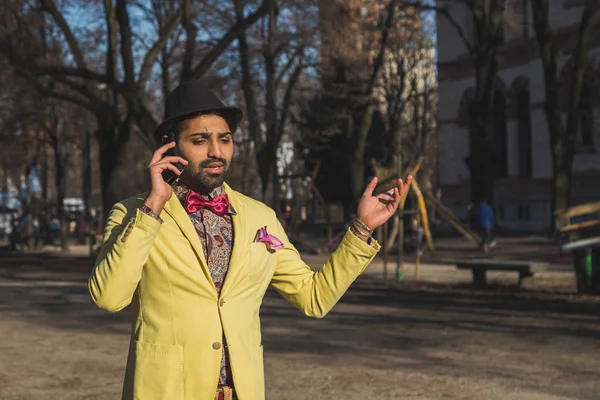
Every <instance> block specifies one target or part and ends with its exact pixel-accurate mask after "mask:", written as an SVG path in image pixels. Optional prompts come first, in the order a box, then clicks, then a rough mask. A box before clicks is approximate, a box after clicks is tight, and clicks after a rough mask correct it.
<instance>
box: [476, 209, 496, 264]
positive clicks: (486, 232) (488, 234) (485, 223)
mask: <svg viewBox="0 0 600 400" xmlns="http://www.w3.org/2000/svg"><path fill="white" fill-rule="evenodd" d="M477 218H478V221H479V229H480V231H481V246H482V248H483V251H484V252H485V253H486V254H487V253H489V251H490V247H491V246H492V231H493V229H494V209H493V208H492V206H491V205H490V204H489V203H488V202H487V199H486V198H485V197H484V198H482V199H481V203H480V204H479V207H478V209H477Z"/></svg>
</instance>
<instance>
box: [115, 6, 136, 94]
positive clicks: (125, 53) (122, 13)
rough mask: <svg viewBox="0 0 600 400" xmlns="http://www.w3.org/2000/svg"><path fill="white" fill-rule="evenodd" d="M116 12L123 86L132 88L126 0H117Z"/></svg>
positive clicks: (131, 56)
mask: <svg viewBox="0 0 600 400" xmlns="http://www.w3.org/2000/svg"><path fill="white" fill-rule="evenodd" d="M116 12H117V21H118V22H119V31H120V33H121V59H122V60H123V70H124V72H125V87H126V89H133V88H134V86H135V75H134V68H133V51H132V42H131V25H130V24H129V12H128V11H127V0H117V4H116Z"/></svg>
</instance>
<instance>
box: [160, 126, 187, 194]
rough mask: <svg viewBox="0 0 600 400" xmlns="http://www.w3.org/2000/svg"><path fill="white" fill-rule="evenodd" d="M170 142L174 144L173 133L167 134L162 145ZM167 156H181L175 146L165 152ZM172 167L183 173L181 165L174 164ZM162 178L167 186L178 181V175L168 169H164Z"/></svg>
mask: <svg viewBox="0 0 600 400" xmlns="http://www.w3.org/2000/svg"><path fill="white" fill-rule="evenodd" d="M170 142H175V136H174V135H173V133H168V134H167V136H166V137H165V138H164V139H163V141H162V144H163V145H165V144H167V143H170ZM167 156H176V157H181V154H180V153H179V150H178V149H177V145H175V147H172V148H170V149H169V150H167V152H166V153H165V157H167ZM174 165H175V167H176V168H177V169H178V170H179V172H183V168H184V167H183V164H181V163H174ZM162 176H163V179H164V180H165V182H167V183H168V184H169V185H172V184H174V183H175V182H177V180H178V179H179V175H177V174H176V173H175V172H173V171H171V170H170V169H165V170H164V171H163V172H162Z"/></svg>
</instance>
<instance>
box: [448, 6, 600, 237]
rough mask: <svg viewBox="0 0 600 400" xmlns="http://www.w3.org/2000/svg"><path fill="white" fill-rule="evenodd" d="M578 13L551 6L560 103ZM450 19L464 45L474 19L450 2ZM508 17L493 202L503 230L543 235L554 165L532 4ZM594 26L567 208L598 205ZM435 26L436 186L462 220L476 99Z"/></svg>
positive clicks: (466, 64)
mask: <svg viewBox="0 0 600 400" xmlns="http://www.w3.org/2000/svg"><path fill="white" fill-rule="evenodd" d="M520 4H521V3H520ZM582 5H583V2H582V1H576V0H552V1H551V9H550V21H551V24H552V31H553V35H554V40H555V41H556V43H557V47H558V48H559V60H558V61H559V63H558V64H559V70H560V71H561V72H560V74H561V75H560V76H561V77H564V78H563V80H562V87H561V91H562V92H563V93H565V95H564V98H565V99H566V98H567V95H566V93H567V90H568V88H567V87H566V82H567V76H568V71H569V69H570V66H571V61H570V55H571V54H572V52H573V51H574V50H575V47H576V46H577V32H578V29H579V21H580V20H581V13H582V9H583V7H582ZM449 11H450V14H451V15H452V16H453V18H454V19H455V20H456V22H457V23H458V24H459V25H460V26H461V27H462V29H463V30H464V32H465V34H466V35H467V37H469V35H471V36H472V34H473V33H472V32H473V27H472V18H471V15H470V12H469V11H468V10H467V8H466V6H464V5H463V4H461V3H460V2H452V3H451V5H450V7H449ZM511 13H513V14H512V15H510V18H512V19H514V20H516V21H518V22H519V23H517V24H514V23H507V24H505V28H504V35H503V38H502V44H501V46H500V47H499V48H498V64H499V71H498V79H497V82H496V89H495V97H494V99H495V105H494V107H495V115H496V137H497V138H498V143H499V144H498V145H499V146H501V148H502V150H503V153H504V154H505V158H504V159H503V160H502V161H501V163H502V165H501V166H500V167H501V168H500V169H501V171H502V173H501V177H500V179H498V180H497V181H496V182H495V187H494V199H493V200H494V204H495V208H496V215H497V221H498V224H499V226H500V227H502V228H505V229H507V230H523V231H537V232H543V231H546V230H548V229H549V228H550V223H551V217H552V181H551V178H552V159H551V153H550V138H549V134H548V128H547V123H546V116H545V113H544V110H543V103H544V96H545V86H544V75H543V70H542V64H541V61H540V59H539V55H538V46H537V40H536V36H535V32H534V31H533V28H532V12H531V8H530V6H529V2H527V1H523V2H522V5H521V6H520V7H518V8H517V9H516V11H515V10H512V9H511ZM515 13H516V14H515ZM507 18H508V17H507ZM593 24H594V26H593V31H592V34H591V43H590V51H589V53H588V68H587V72H586V75H585V81H586V82H585V85H584V89H583V94H582V104H581V115H580V121H579V125H580V126H579V132H578V134H577V148H576V155H575V158H574V163H573V183H572V192H571V197H572V204H577V203H581V202H586V201H590V200H597V199H598V198H599V197H600V185H598V184H597V182H599V181H600V171H599V167H600V153H599V150H600V130H599V126H600V125H599V122H600V102H599V100H600V97H599V96H598V93H599V92H598V88H599V86H598V76H599V72H600V70H599V67H598V60H599V57H600V24H599V21H597V20H596V21H595V22H593ZM437 26H438V43H437V49H438V61H439V64H438V67H439V114H438V123H439V132H438V145H439V151H438V179H439V185H440V187H441V188H442V191H443V197H444V202H445V203H446V204H448V205H450V206H451V207H452V208H453V209H454V211H455V212H456V213H457V215H459V216H460V217H464V216H465V214H466V205H467V204H468V203H469V201H470V193H469V170H468V168H467V165H466V163H465V159H466V158H467V157H468V155H469V135H470V130H469V111H468V109H469V106H470V102H471V101H472V99H473V94H474V85H475V78H474V69H473V64H472V59H471V58H470V56H469V54H468V51H467V49H466V47H465V45H464V43H463V41H462V39H461V38H460V37H459V35H458V34H457V30H456V28H455V27H453V26H452V25H451V24H450V23H449V22H448V20H447V19H446V18H445V17H444V16H441V15H439V16H438V19H437ZM474 134H476V132H474Z"/></svg>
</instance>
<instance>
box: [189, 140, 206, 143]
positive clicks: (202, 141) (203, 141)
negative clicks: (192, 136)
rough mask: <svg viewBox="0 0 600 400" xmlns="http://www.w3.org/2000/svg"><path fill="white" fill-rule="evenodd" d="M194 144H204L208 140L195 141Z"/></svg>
mask: <svg viewBox="0 0 600 400" xmlns="http://www.w3.org/2000/svg"><path fill="white" fill-rule="evenodd" d="M192 143H193V144H204V143H206V140H205V139H201V140H194V141H193V142H192Z"/></svg>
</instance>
